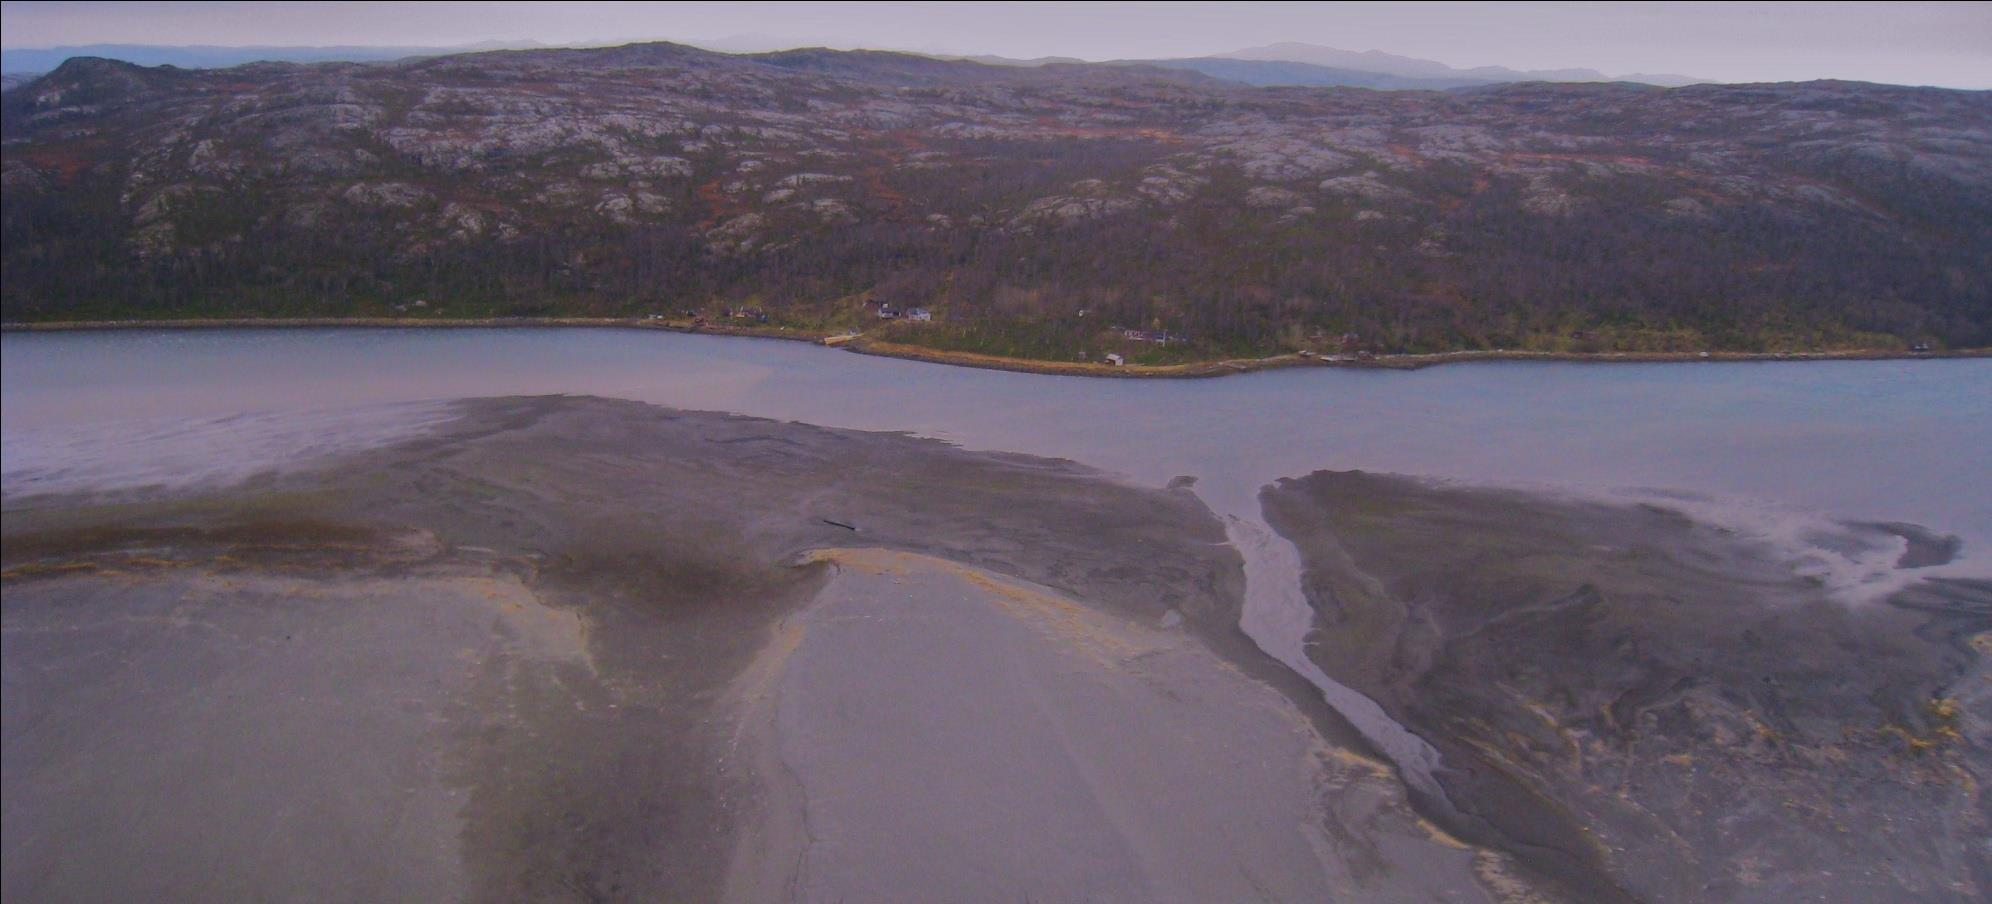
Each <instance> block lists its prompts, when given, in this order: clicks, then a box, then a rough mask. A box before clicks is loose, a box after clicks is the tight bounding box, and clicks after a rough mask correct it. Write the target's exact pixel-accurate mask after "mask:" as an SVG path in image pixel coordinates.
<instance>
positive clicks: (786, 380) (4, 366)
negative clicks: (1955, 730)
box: [0, 329, 1992, 553]
mask: <svg viewBox="0 0 1992 904" xmlns="http://www.w3.org/2000/svg"><path fill="white" fill-rule="evenodd" d="M0 352H4V354H3V355H0V376H4V382H3V383H0V401H4V407H0V429H4V432H5V434H6V435H7V437H8V441H7V443H6V445H7V446H11V447H14V448H13V449H11V450H9V457H10V458H16V459H18V458H20V456H21V455H22V454H24V453H23V448H24V447H22V445H21V441H20V437H23V436H29V435H32V434H35V433H39V432H41V430H40V428H47V427H50V426H54V425H75V424H82V423H89V422H103V421H115V420H121V419H161V418H165V419H183V418H196V417H217V416H224V415H230V414H236V413H240V412H249V411H282V410H293V409H316V408H328V407H337V406H349V405H357V404H366V403H375V402H390V401H395V402H399V401H411V400H426V399H443V398H455V397H463V396H481V395H505V394H546V393H575V394H581V393H586V394H596V395H606V396H616V397H622V398H631V399H639V400H644V401H650V402H657V403H662V404H668V405H674V406H680V407H688V408H704V409H717V410H725V411H733V412H739V413H743V414H751V415H759V416H765V417H774V418H781V419H788V420H800V421H807V422H811V423H817V424H823V425H827V426H836V427H854V428H862V429H876V430H904V431H910V432H914V433H919V434H924V435H930V436H937V437H942V438H946V439H949V440H952V441H955V442H959V443H961V444H963V445H966V446H970V447H973V448H985V449H1004V450H1010V451H1017V452H1028V453H1034V454H1040V455H1052V456H1058V457H1065V458H1071V459H1075V460H1078V461H1082V462H1085V463H1088V464H1091V465H1095V466H1097V467H1101V468H1105V469H1108V470H1111V471H1115V472H1118V473H1121V474H1124V475H1126V476H1128V477H1131V478H1133V479H1136V480H1139V481H1143V482H1148V483H1160V482H1163V481H1166V480H1167V479H1169V478H1170V477H1172V476H1175V475H1178V474H1190V475H1195V476H1198V477H1199V478H1200V479H1201V481H1202V482H1201V483H1200V484H1199V487H1198V489H1199V492H1201V493H1202V494H1203V495H1204V496H1205V498H1206V499H1208V500H1210V501H1211V502H1212V504H1213V506H1214V507H1217V508H1219V509H1220V510H1221V511H1233V512H1242V511H1244V510H1246V509H1248V508H1250V505H1249V500H1250V498H1251V493H1252V492H1253V491H1255V490H1256V488H1257V487H1258V486H1260V485H1261V484H1263V483H1265V482H1268V481H1270V480H1273V479H1275V478H1278V477H1282V476H1293V475H1298V474H1304V473H1306V472H1308V471H1312V470H1315V469H1318V468H1364V469H1373V470H1383V471H1397V472H1405V473H1412V474H1421V475H1430V476H1438V477H1448V478H1456V479H1461V480H1467V481H1473V482H1487V483H1501V484H1520V485H1546V486H1555V487H1565V488H1570V489H1575V490H1584V491H1595V490H1605V489H1613V488H1626V487H1634V488H1650V489H1660V490H1667V491H1685V492H1688V493H1693V494H1699V495H1701V496H1705V497H1710V498H1711V500H1713V503H1719V504H1720V505H1721V506H1722V507H1723V508H1724V510H1725V511H1726V512H1728V513H1729V514H1730V515H1732V516H1734V517H1736V518H1738V519H1741V520H1743V521H1749V520H1751V519H1758V520H1762V517H1769V516H1768V515H1765V512H1766V511H1775V513H1777V514H1778V515H1779V516H1780V517H1781V516H1783V515H1785V514H1790V512H1789V511H1787V510H1797V511H1799V512H1806V513H1815V514H1821V515H1826V516H1832V517H1839V518H1857V519H1888V520H1906V521H1913V522H1917V523H1921V524H1925V525H1927V526H1929V527H1932V528H1934V529H1937V530H1942V531H1948V532H1954V533H1960V534H1963V535H1965V536H1966V537H1967V538H1968V540H1970V541H1972V545H1974V546H1978V547H1980V548H1983V546H1984V545H1985V544H1984V541H1985V540H1986V539H1987V538H1992V466H1988V462H1989V461H1992V453H1988V451H1987V450H1988V449H1992V360H1985V359H1974V360H1922V361H1848V362H1761V363H1678V364H1572V363H1519V362H1514V363H1478V364H1457V365H1448V366H1445V367H1438V368H1431V369H1427V370H1421V371H1409V372H1406V371H1369V370H1340V369H1328V368H1321V369H1307V370H1298V369H1296V370H1283V371H1270V372H1264V373H1254V374H1244V375H1238V376H1229V377H1223V378H1219V379H1207V380H1106V379H1087V378H1072V377H1051V376H1041V375H1033V374H1014V373H1004V372H997V371H984V370H970V369H963V368H953V367H945V366H939V365H931V364H921V363H917V362H910V361H899V360H891V359H883V358H873V357H867V356H862V355H857V354H852V353H849V352H842V351H837V350H833V349H826V348H821V347H817V346H812V345H806V344H802V343H788V342H772V341H765V340H750V339H729V338H720V337H710V336H687V335H680V334H675V333H666V332H656V331H636V330H610V329H602V330H592V329H488V330H487V329H452V330H232V331H226V330H214V331H156V332H96V333H60V334H23V333H10V334H6V335H5V336H4V338H0ZM24 431H25V432H24ZM1760 503H1769V504H1770V505H1769V506H1768V507H1766V506H1763V505H1760ZM1760 516H1761V517H1760ZM1967 552H1968V553H1969V550H1968V551H1967Z"/></svg>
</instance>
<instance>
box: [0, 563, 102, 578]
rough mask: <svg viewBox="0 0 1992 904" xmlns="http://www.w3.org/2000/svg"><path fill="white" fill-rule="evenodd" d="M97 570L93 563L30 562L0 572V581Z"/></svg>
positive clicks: (95, 564)
mask: <svg viewBox="0 0 1992 904" xmlns="http://www.w3.org/2000/svg"><path fill="white" fill-rule="evenodd" d="M97 569H98V566H97V563H95V562H50V563H41V562H31V563H29V564H26V565H16V566H14V567H13V568H9V569H7V570H5V571H0V580H6V581H11V580H14V579H16V578H32V577H42V576H45V575H51V574H74V573H75V572H79V571H96V570H97Z"/></svg>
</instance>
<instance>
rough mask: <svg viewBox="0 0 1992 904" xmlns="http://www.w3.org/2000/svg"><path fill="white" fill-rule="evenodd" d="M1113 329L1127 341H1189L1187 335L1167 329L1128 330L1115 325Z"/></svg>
mask: <svg viewBox="0 0 1992 904" xmlns="http://www.w3.org/2000/svg"><path fill="white" fill-rule="evenodd" d="M1114 329H1116V330H1119V332H1120V335H1121V338H1122V339H1126V340H1127V341H1129V342H1154V343H1158V344H1161V345H1167V344H1169V343H1171V342H1187V341H1189V337H1188V336H1185V335H1183V334H1182V333H1172V332H1169V331H1168V330H1130V329H1124V328H1122V327H1115V328H1114Z"/></svg>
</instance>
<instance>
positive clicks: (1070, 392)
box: [0, 329, 1992, 791]
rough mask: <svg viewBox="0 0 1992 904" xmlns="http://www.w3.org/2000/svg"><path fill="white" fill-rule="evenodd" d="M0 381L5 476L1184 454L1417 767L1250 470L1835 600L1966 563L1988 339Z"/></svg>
mask: <svg viewBox="0 0 1992 904" xmlns="http://www.w3.org/2000/svg"><path fill="white" fill-rule="evenodd" d="M0 378H4V382H0V402H3V403H4V405H0V476H4V480H0V482H3V483H4V488H5V492H6V493H7V494H8V495H9V496H16V497H18V496H19V495H21V494H24V493H32V492H36V491H40V490H45V489H83V488H88V487H91V486H106V487H108V486H120V485H135V484H145V483H153V484H171V483H176V482H183V481H186V480H194V479H226V478H229V477H237V476H242V475H243V474H245V473H247V472H249V471H252V470H255V469H257V468H260V467H265V466H268V465H272V464H275V463H279V462H284V461H294V460H296V459H297V458H298V457H300V456H310V455H315V454H323V453H327V452H335V451H338V450H340V449H343V448H350V447H351V446H352V445H353V443H354V442H370V441H387V440H391V439H393V438H395V437H397V436H401V435H405V434H406V431H407V430H409V429H419V427H420V426H421V425H422V424H424V423H429V422H432V421H433V418H434V416H435V410H434V409H433V408H429V407H427V406H409V405H405V404H400V403H410V402H422V401H433V400H442V399H451V398H461V397H469V396H495V395H544V394H558V393H565V394H586V395H600V396H608V397H616V398H626V399H635V400H639V401H645V402H653V403H657V404H663V405H670V406H675V407H681V408H692V409H708V410H722V411H730V412H735V413H739V414H747V415H755V416H760V417H769V418H776V419H782V420H794V421H803V422H807V423H812V424H819V425H823V426H830V427H845V428H855V429H867V430H893V431H906V432H911V433H916V434H920V435H924V436H932V437H938V438H941V439H945V440H949V441H952V442H955V443H959V444H961V445H963V446H966V447H969V448H974V449H989V450H1004V451H1011V452H1023V453H1029V454H1034V455H1043V456H1052V457H1059V458H1069V459H1073V460H1075V461H1079V462H1083V463H1085V464H1088V465H1091V466H1094V467H1097V468H1101V469H1104V470H1107V471H1111V472H1115V473H1118V474H1120V475H1123V476H1125V477H1127V478H1129V479H1132V480H1135V481H1139V482H1142V483H1147V484H1161V483H1164V482H1166V481H1168V480H1170V479H1171V478H1173V477H1176V476H1178V475H1190V476H1194V477H1196V478H1197V479H1198V482H1197V483H1196V485H1195V488H1196V492H1197V493H1198V494H1199V495H1200V496H1201V497H1202V498H1203V499H1204V500H1205V501H1206V502H1207V503H1208V504H1209V505H1210V506H1211V507H1212V508H1213V509H1214V510H1216V511H1217V512H1218V513H1219V514H1220V515H1221V516H1223V517H1224V518H1225V519H1226V522H1227V530H1228V532H1229V534H1230V536H1231V537H1232V539H1233V542H1234V544H1235V545H1237V546H1238V548H1239V549H1240V551H1241V553H1242V554H1243V555H1244V556H1245V560H1246V579H1247V599H1246V604H1245V614H1244V619H1243V621H1244V627H1245V628H1246V630H1247V633H1248V634H1250V635H1251V636H1252V637H1253V638H1254V639H1255V640H1257V641H1258V642H1259V644H1260V645H1261V646H1262V647H1264V648H1265V649H1266V651H1267V652H1268V653H1269V654H1271V655H1273V656H1275V657H1276V658H1279V659H1280V660H1282V661H1284V662H1286V663H1287V664H1288V665H1289V666H1291V667H1293V668H1294V669H1296V671H1298V672H1300V673H1301V674H1303V675H1305V676H1306V677H1308V678H1309V679H1310V680H1312V681H1314V682H1315V684H1316V685H1317V686H1319V687H1321V688H1322V690H1323V693H1324V695H1326V696H1327V697H1328V699H1329V702H1330V703H1331V704H1333V705H1335V706H1336V708H1337V709H1338V710H1341V711H1342V712H1343V713H1344V714H1345V715H1348V716H1349V717H1350V719H1351V721H1352V722H1354V723H1355V724H1356V725H1357V726H1358V728H1359V729H1361V730H1362V731H1363V732H1364V733H1365V734H1366V735H1368V736H1369V737H1370V739H1371V740H1372V741H1373V742H1374V743H1375V744H1376V746H1377V747H1378V748H1379V749H1380V750H1382V751H1384V752H1386V753H1388V754H1389V755H1390V756H1391V758H1392V759H1393V760H1395V761H1396V762H1397V763H1398V764H1399V765H1400V767H1402V768H1403V770H1404V773H1405V775H1406V778H1407V780H1409V781H1411V782H1412V783H1413V784H1414V785H1418V786H1422V787H1423V789H1424V790H1426V791H1434V790H1435V789H1436V784H1434V783H1431V780H1430V774H1429V770H1430V769H1431V768H1433V767H1434V766H1435V764H1436V754H1435V753H1434V752H1433V751H1432V750H1431V748H1430V747H1429V746H1428V745H1426V744H1425V743H1424V742H1423V741H1422V740H1420V739H1418V738H1416V737H1415V736H1412V735H1411V734H1410V733H1408V732H1406V731H1404V730H1403V729H1402V728H1401V727H1399V726H1398V725H1396V723H1394V722H1392V721H1390V720H1389V719H1388V718H1387V717H1385V716H1384V715H1383V714H1382V711H1381V710H1380V709H1378V708H1377V707H1376V705H1375V704H1374V703H1373V702H1371V701H1369V700H1368V699H1366V698H1363V697H1362V696H1361V695H1360V694H1356V693H1355V692H1354V691H1351V690H1349V689H1347V688H1344V687H1341V686H1340V685H1337V684H1335V683H1334V682H1333V681H1331V680H1329V679H1328V678H1327V677H1326V676H1325V675H1323V674H1322V673H1321V671H1320V669H1319V668H1317V667H1315V666H1314V664H1313V663H1311V662H1309V661H1308V660H1307V659H1306V657H1305V655H1304V654H1303V652H1302V646H1301V642H1302V640H1303V639H1304V636H1305V634H1306V631H1307V628H1308V626H1309V624H1310V622H1311V618H1312V612H1311V610H1310V609H1309V608H1308V606H1307V603H1306V600H1305V598H1304V597H1303V595H1302V593H1301V587H1300V575H1299V565H1298V554H1297V553H1296V552H1295V551H1294V550H1293V549H1292V548H1291V545H1290V544H1288V543H1287V542H1286V541H1285V540H1284V539H1282V538H1280V537H1278V535H1277V534H1274V533H1273V532H1272V531H1271V530H1270V529H1269V528H1267V527H1266V525H1265V523H1264V521H1263V520H1262V518H1261V516H1260V511H1259V505H1258V500H1257V494H1258V491H1259V489H1260V488H1261V487H1262V486H1264V485H1266V484H1267V483H1270V482H1272V481H1274V480H1277V479H1279V478H1282V477H1293V476H1299V475H1302V474H1306V473H1308V472H1311V471H1314V470H1317V469H1323V468H1333V469H1350V468H1360V469H1365V470H1376V471H1390V472H1397V473H1405V474H1414V475H1423V476H1429V477H1437V478H1445V479H1450V480H1458V481H1465V482H1472V483H1485V484H1500V485H1508V486H1527V487H1536V488H1541V489H1549V490H1554V491H1559V492H1570V493H1578V494H1582V495H1587V496H1606V497H1610V498H1617V499H1638V500H1650V501H1657V502H1660V503H1662V504H1665V505H1669V506H1672V507H1675V508H1679V509H1681V510H1683V511H1686V512H1688V513H1690V514H1692V515H1693V516H1694V517H1697V518H1699V519H1702V520H1706V521H1712V522H1715V523H1718V524H1722V525H1724V526H1728V527H1732V528H1734V529H1736V530H1737V531H1738V532H1740V533H1742V534H1744V535H1747V536H1751V537H1755V538H1757V539H1761V540H1763V541H1765V542H1766V543H1770V544H1773V545H1774V546H1777V547H1779V548H1782V549H1783V550H1784V551H1785V554H1786V555H1787V556H1789V557H1790V558H1791V560H1792V561H1793V563H1794V566H1795V567H1800V568H1803V569H1806V570H1807V572H1808V573H1812V574H1816V575H1818V576H1819V577H1820V579H1821V580H1822V581H1823V582H1824V583H1826V584H1827V585H1828V586H1829V587H1831V588H1833V589H1834V590H1836V591H1837V592H1840V593H1841V594H1842V595H1843V596H1844V597H1845V598H1846V599H1848V600H1849V601H1850V602H1856V603H1857V602H1859V601H1862V600H1864V599H1868V598H1871V597H1873V596H1875V595H1878V594H1880V593H1885V592H1887V591H1888V590H1890V589H1892V588H1894V587H1897V586H1900V585H1901V584H1902V583H1904V582H1905V581H1907V580H1912V579H1914V578H1916V577H1919V576H1924V575H1931V574H1973V575H1985V574H1992V564H1989V563H1992V559H1988V557H1987V555H1986V553H1985V549H1986V548H1987V546H1988V545H1992V544H1988V540H1992V469H1988V467H1987V465H1986V461H1987V456H1986V453H1985V452H1984V450H1986V449H1988V448H1992V360H1988V359H1965V360H1923V361H1842V362H1817V361H1814V362H1752V363H1675V364H1577V363H1560V362H1486V363H1472V364H1457V365H1448V366H1444V367H1438V368H1431V369H1426V370H1420V371H1382V370H1347V369H1328V368H1319V369H1290V370H1281V371H1267V372H1260V373H1252V374H1242V375H1237V376H1228V377H1223V378H1218V379H1205V380H1107V379H1088V378H1075V377H1054V376H1044V375H1036V374H1018V373H1007V372H1000V371H987V370H971V369H964V368H955V367H948V366H942V365H933V364H923V363H918V362H911V361H901V360H895V359H887V358H875V357H868V356H863V355H856V354H851V353H849V352H844V351H837V350H833V349H826V348H822V347H818V346H813V345H807V344H802V343H788V342H770V341H766V340H753V339H736V338H724V337H712V336H688V335H682V334H676V333H669V332H660V331H636V330H614V329H448V330H435V329H418V330H390V329H379V330H376V329H364V330H197V331H186V330H171V331H134V332H87V333H46V334H25V333H9V334H6V335H5V336H4V337H0ZM383 403H395V406H394V407H374V406H380V405H382V404H383ZM369 411H370V412H373V414H372V415H369V414H366V412H369ZM280 412H293V413H299V414H296V415H293V416H278V415H277V414H276V413H280ZM304 412H309V414H303V413H304ZM245 413H253V414H256V415H258V416H255V417H248V418H243V417H238V416H239V415H243V414H245ZM328 432H336V433H340V434H342V435H345V434H351V435H350V436H347V437H346V441H334V438H333V437H329V436H328V435H327V434H328ZM1839 520H1862V521H1905V522H1911V523H1916V524H1921V525H1924V526H1927V527H1929V528H1931V529H1933V530H1936V531H1939V532H1944V533H1955V534H1958V535H1960V536H1962V537H1963V538H1964V540H1965V545H1964V552H1963V557H1962V558H1961V559H1960V560H1959V561H1958V562H1956V563H1953V564H1951V565H1949V566H1945V567H1942V568H1939V569H1920V570H1917V571H1915V572H1913V573H1911V572H1903V571H1898V570H1897V569H1895V568H1894V567H1893V562H1894V559H1895V557H1896V556H1897V555H1898V554H1899V549H1897V548H1894V547H1891V546H1888V545H1886V544H1883V545H1879V546H1877V545H1875V544H1873V543H1866V544H1861V543H1849V542H1843V538H1844V533H1843V532H1842V531H1840V530H1839V528H1838V527H1837V526H1836V522H1837V521H1839Z"/></svg>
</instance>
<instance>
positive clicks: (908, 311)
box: [878, 304, 934, 323]
mask: <svg viewBox="0 0 1992 904" xmlns="http://www.w3.org/2000/svg"><path fill="white" fill-rule="evenodd" d="M878 319H880V320H910V321H912V322H914V323H927V322H929V321H931V320H933V319H934V312H932V311H929V310H927V309H926V308H913V307H908V308H898V307H893V306H892V305H889V304H882V305H879V306H878Z"/></svg>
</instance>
